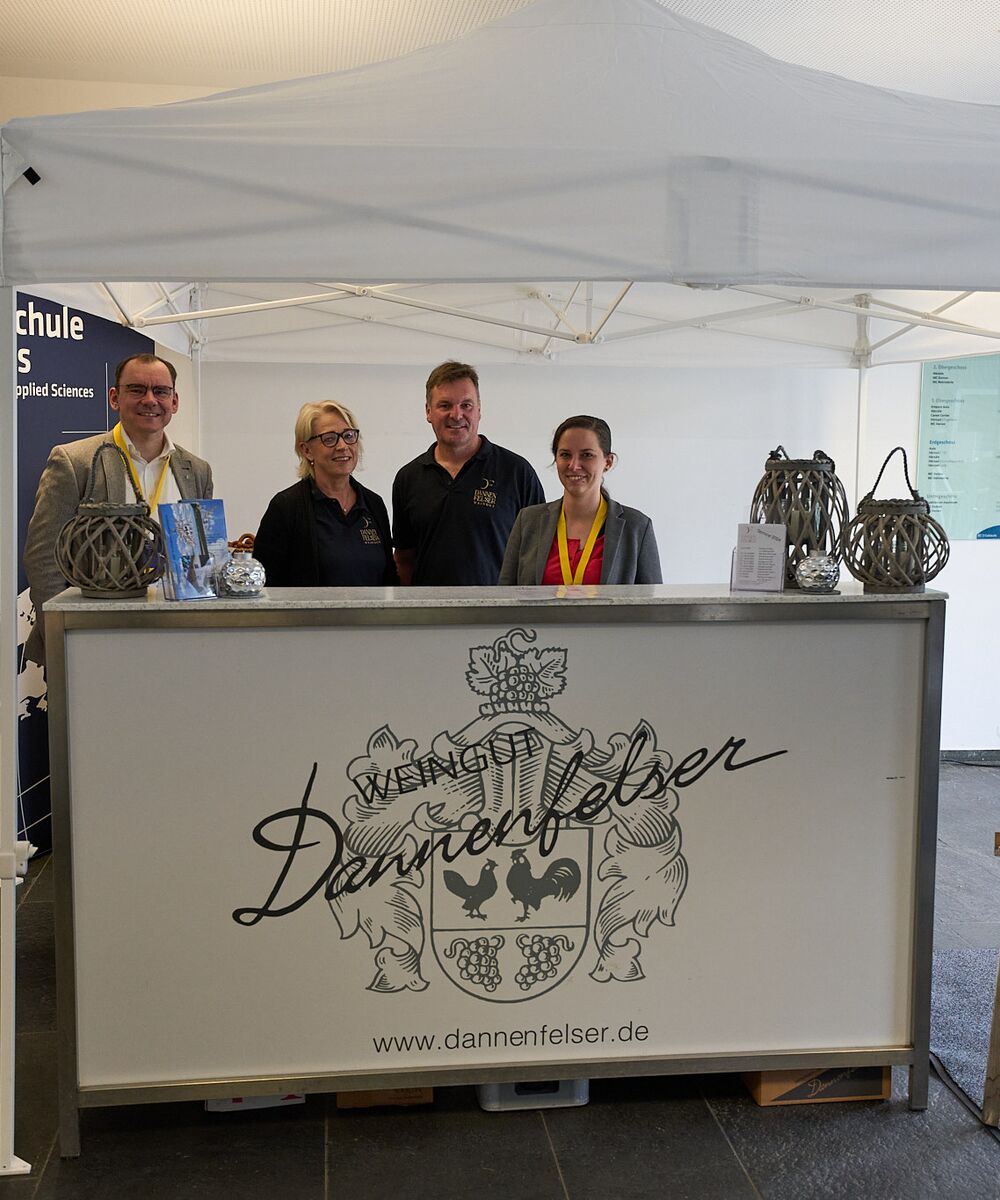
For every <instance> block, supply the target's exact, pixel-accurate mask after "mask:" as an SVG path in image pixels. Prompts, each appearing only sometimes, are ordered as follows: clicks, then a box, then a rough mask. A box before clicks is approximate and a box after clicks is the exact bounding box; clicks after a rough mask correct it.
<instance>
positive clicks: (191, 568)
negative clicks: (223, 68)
mask: <svg viewBox="0 0 1000 1200" xmlns="http://www.w3.org/2000/svg"><path fill="white" fill-rule="evenodd" d="M156 515H157V519H158V520H159V522H160V528H161V529H162V530H163V546H164V551H165V553H166V571H165V572H164V575H163V594H164V596H165V597H166V598H167V599H168V600H211V599H214V598H215V597H216V596H218V595H219V583H218V579H219V571H220V570H221V569H222V567H223V566H224V565H225V563H226V560H227V559H228V558H229V548H228V543H227V538H226V514H225V511H224V509H223V506H222V501H221V500H178V501H177V503H176V504H161V505H159V506H158V508H157V510H156Z"/></svg>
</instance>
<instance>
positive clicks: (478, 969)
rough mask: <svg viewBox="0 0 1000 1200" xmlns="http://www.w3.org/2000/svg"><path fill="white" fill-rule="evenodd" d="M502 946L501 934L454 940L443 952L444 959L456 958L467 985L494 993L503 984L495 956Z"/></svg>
mask: <svg viewBox="0 0 1000 1200" xmlns="http://www.w3.org/2000/svg"><path fill="white" fill-rule="evenodd" d="M503 945H504V939H503V936H502V935H501V934H496V935H494V936H493V937H478V938H460V937H457V938H455V939H454V940H453V941H452V943H451V945H450V946H448V947H447V949H446V950H445V952H444V955H445V958H457V959H458V970H459V974H460V975H461V976H462V978H463V979H464V980H466V982H467V983H473V984H475V985H476V986H477V987H481V988H482V989H483V990H484V991H487V992H495V991H496V990H497V988H498V987H499V986H500V984H501V983H503V976H502V975H501V974H500V964H499V963H498V962H497V954H498V953H499V952H500V950H501V949H502V947H503Z"/></svg>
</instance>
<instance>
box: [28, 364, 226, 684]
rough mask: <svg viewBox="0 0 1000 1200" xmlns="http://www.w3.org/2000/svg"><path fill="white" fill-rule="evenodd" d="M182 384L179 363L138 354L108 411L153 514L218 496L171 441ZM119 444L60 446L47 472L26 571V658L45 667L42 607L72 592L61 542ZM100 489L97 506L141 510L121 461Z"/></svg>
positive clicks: (119, 374)
mask: <svg viewBox="0 0 1000 1200" xmlns="http://www.w3.org/2000/svg"><path fill="white" fill-rule="evenodd" d="M176 383H177V372H176V370H175V369H174V366H173V364H172V363H168V362H166V361H165V360H164V359H162V358H157V357H156V355H154V354H135V355H132V357H131V358H126V359H125V360H124V361H123V362H120V363H119V364H118V368H117V370H116V371H115V383H114V387H112V388H109V390H108V403H109V404H110V405H111V407H112V408H113V409H115V410H116V411H117V412H118V413H119V416H120V419H121V429H120V433H119V438H120V443H121V444H122V445H124V448H125V451H126V453H127V454H128V457H129V459H130V461H131V465H132V470H133V471H134V473H135V478H136V480H137V481H138V483H139V489H140V491H141V493H142V495H143V498H144V499H145V501H146V503H147V504H149V505H150V507H151V508H155V505H156V504H157V503H159V502H161V501H162V502H163V503H168V502H171V501H175V500H208V499H210V498H211V496H212V468H211V467H210V466H209V465H208V463H207V462H205V460H204V459H201V458H196V457H195V456H194V455H193V454H189V453H188V451H186V450H184V449H183V448H182V447H180V446H175V445H174V444H173V443H172V442H171V441H170V439H169V437H168V436H167V433H166V427H167V425H169V424H170V420H171V418H172V417H173V415H174V413H175V412H176V411H177V406H178V396H177V390H176V386H175V385H176ZM115 441H116V439H115V436H114V430H110V431H109V432H108V433H99V434H97V435H96V436H95V437H89V438H83V439H82V440H81V441H78V442H69V443H67V444H66V445H64V446H54V447H53V448H52V452H51V453H50V454H49V460H48V462H47V463H46V464H45V470H44V471H43V472H42V477H41V479H40V480H39V483H38V493H37V495H36V496H35V510H34V512H33V513H32V516H31V521H30V522H29V524H28V537H27V541H26V542H25V546H24V569H25V572H26V573H27V576H28V586H29V588H30V590H31V602H32V604H33V605H34V607H35V624H34V626H33V628H32V630H31V633H30V635H29V637H28V641H27V643H26V645H25V648H24V653H25V657H26V658H29V659H31V661H32V662H37V663H44V662H45V641H44V621H43V615H42V605H43V604H44V603H45V601H46V600H51V599H52V597H53V596H56V595H58V594H59V592H61V591H62V590H63V589H64V588H65V587H66V586H67V584H66V580H65V579H64V578H63V575H62V572H61V571H60V570H59V568H58V566H56V560H55V545H56V539H57V538H58V536H59V533H60V531H61V530H62V528H63V526H64V525H65V524H66V522H67V521H69V520H70V519H71V518H72V517H73V516H74V515H75V514H76V510H77V505H78V504H79V503H80V501H81V500H82V499H83V498H84V497H85V496H86V494H87V491H88V489H89V487H90V484H91V471H90V467H91V461H92V460H93V457H94V451H95V450H96V449H97V447H98V446H100V445H101V444H102V443H103V442H111V443H112V444H114V443H115ZM93 483H94V492H93V499H94V500H102V501H103V500H107V501H110V502H112V503H115V504H118V503H125V502H134V492H133V490H132V487H131V485H130V483H129V480H128V478H127V475H126V470H125V464H124V463H123V462H122V461H121V459H120V458H119V457H118V455H113V456H112V455H111V454H108V453H105V454H102V455H101V457H100V458H99V459H98V461H97V467H96V470H95V473H94V480H93ZM155 515H156V514H155V511H154V513H153V516H154V517H155Z"/></svg>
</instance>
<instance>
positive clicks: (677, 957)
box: [45, 583, 945, 1155]
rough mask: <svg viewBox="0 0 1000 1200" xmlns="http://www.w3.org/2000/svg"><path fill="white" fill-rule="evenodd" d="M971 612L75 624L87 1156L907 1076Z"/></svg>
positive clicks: (403, 613)
mask: <svg viewBox="0 0 1000 1200" xmlns="http://www.w3.org/2000/svg"><path fill="white" fill-rule="evenodd" d="M944 601H945V597H944V595H943V594H942V593H939V592H925V593H922V594H896V595H885V594H880V595H864V594H863V593H862V592H861V589H860V588H859V587H857V586H856V585H853V584H850V583H847V584H842V585H841V587H840V594H837V595H829V596H807V595H803V594H799V593H788V592H786V593H784V594H781V595H770V594H756V593H742V594H738V595H730V593H729V592H728V590H727V589H725V588H721V587H689V586H684V587H678V586H656V587H654V586H636V587H576V588H546V587H537V588H493V589H384V590H383V589H325V590H323V589H319V590H306V589H272V590H270V591H269V592H268V593H266V594H265V596H263V597H262V598H260V599H257V600H212V601H194V602H183V603H178V602H171V601H164V600H162V599H161V598H159V596H158V594H157V593H156V592H155V591H153V592H151V593H150V595H149V597H148V598H147V599H145V600H135V601H106V600H88V599H85V598H83V597H82V596H81V595H80V594H79V593H78V592H76V591H75V590H70V591H67V592H64V593H63V594H62V595H61V596H60V597H58V598H57V599H56V600H54V601H51V602H49V603H48V604H47V605H46V606H45V612H46V644H47V654H48V662H49V665H48V676H49V723H50V740H51V752H52V788H53V816H54V835H55V841H56V860H55V866H56V871H57V879H56V888H57V894H56V920H57V969H58V980H59V1045H60V1112H61V1124H60V1138H61V1149H62V1153H63V1154H65V1155H72V1154H76V1153H79V1109H80V1108H81V1107H86V1106H99V1105H114V1104H125V1103H138V1102H146V1101H148V1102H154V1101H164V1100H171V1099H177V1100H180V1099H190V1098H193V1097H205V1098H208V1097H220V1096H221V1097H225V1096H233V1095H255V1094H268V1093H274V1092H286V1091H336V1090H342V1089H343V1090H355V1089H364V1088H384V1087H396V1086H413V1085H431V1084H438V1085H446V1084H457V1083H470V1082H475V1083H479V1082H503V1081H510V1080H544V1079H554V1078H581V1077H594V1076H602V1075H640V1074H642V1075H667V1074H678V1073H685V1072H708V1071H741V1070H747V1071H749V1070H769V1069H778V1068H793V1067H802V1068H809V1067H816V1068H821V1067H833V1066H843V1067H848V1066H863V1065H874V1064H896V1065H900V1064H902V1065H907V1066H909V1068H910V1090H909V1102H910V1106H911V1107H912V1108H918V1109H919V1108H923V1107H925V1106H926V1103H927V1075H928V1039H929V1002H930V963H931V930H932V916H933V887H934V847H935V836H936V805H937V762H938V738H939V723H940V703H941V662H942V648H943V634H944V609H945V603H944Z"/></svg>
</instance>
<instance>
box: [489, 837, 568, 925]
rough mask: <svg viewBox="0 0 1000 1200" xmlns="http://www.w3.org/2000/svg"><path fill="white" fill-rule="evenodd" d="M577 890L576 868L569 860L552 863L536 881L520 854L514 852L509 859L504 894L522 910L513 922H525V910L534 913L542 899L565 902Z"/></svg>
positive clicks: (526, 916) (522, 852) (527, 914)
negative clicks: (520, 906) (549, 897)
mask: <svg viewBox="0 0 1000 1200" xmlns="http://www.w3.org/2000/svg"><path fill="white" fill-rule="evenodd" d="M579 886H580V868H579V866H578V865H577V864H576V863H575V862H574V861H573V859H571V858H558V859H556V861H555V862H554V863H552V864H551V866H550V867H549V868H548V870H547V871H546V872H545V874H544V875H543V876H542V877H541V879H536V878H535V877H534V875H532V873H531V863H529V862H528V860H527V858H526V857H525V854H524V851H523V850H515V851H514V853H513V854H512V855H511V868H510V870H509V871H508V872H507V890H508V891H509V892H510V898H511V900H513V901H514V903H515V904H520V905H522V907H523V908H524V912H523V913H522V914H521V916H519V917H518V918H517V919H518V920H519V921H527V919H528V916H529V913H528V909H529V908H533V909H534V910H535V911H536V912H537V911H538V909H539V907H540V906H541V903H542V901H543V900H544V899H545V897H546V896H554V897H555V898H556V899H557V900H569V899H570V898H571V897H572V896H574V895H575V894H576V890H577V888H578V887H579Z"/></svg>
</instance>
